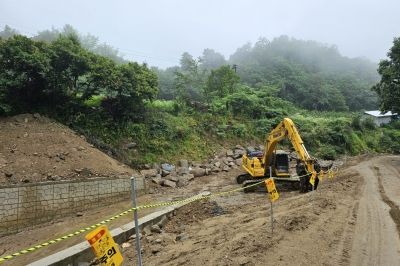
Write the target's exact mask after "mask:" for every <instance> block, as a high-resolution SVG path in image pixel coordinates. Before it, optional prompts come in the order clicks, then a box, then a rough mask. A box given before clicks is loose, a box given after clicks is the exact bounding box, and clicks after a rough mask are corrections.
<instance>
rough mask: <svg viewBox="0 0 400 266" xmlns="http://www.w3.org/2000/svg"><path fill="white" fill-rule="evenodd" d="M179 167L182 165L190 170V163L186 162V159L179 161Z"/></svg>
mask: <svg viewBox="0 0 400 266" xmlns="http://www.w3.org/2000/svg"><path fill="white" fill-rule="evenodd" d="M179 165H180V166H181V167H184V168H186V169H187V168H189V163H188V161H187V160H185V159H182V160H179Z"/></svg>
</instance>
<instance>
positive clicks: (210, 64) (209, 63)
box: [201, 49, 226, 69]
mask: <svg viewBox="0 0 400 266" xmlns="http://www.w3.org/2000/svg"><path fill="white" fill-rule="evenodd" d="M225 64H226V61H225V57H224V56H223V55H222V54H220V53H218V52H215V51H214V50H213V49H204V51H203V56H202V57H201V67H202V68H206V69H217V68H219V67H220V66H223V65H225Z"/></svg>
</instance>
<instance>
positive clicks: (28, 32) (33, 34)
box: [0, 21, 35, 36]
mask: <svg viewBox="0 0 400 266" xmlns="http://www.w3.org/2000/svg"><path fill="white" fill-rule="evenodd" d="M0 22H1V21H0ZM4 26H8V24H4ZM17 31H18V32H25V33H29V34H32V35H33V36H35V34H34V33H32V32H28V31H23V30H17Z"/></svg>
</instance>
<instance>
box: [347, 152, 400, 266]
mask: <svg viewBox="0 0 400 266" xmlns="http://www.w3.org/2000/svg"><path fill="white" fill-rule="evenodd" d="M386 164H387V162H386V161H385V159H382V158H381V159H380V158H374V159H372V160H368V161H364V163H362V164H360V165H359V166H356V167H355V170H357V171H358V172H359V174H361V176H362V177H363V178H364V181H365V184H364V186H363V188H362V192H361V193H360V194H361V195H362V196H361V198H360V200H359V205H358V210H356V209H354V211H355V212H356V215H357V220H356V224H355V233H354V238H353V241H352V247H351V250H350V252H351V254H350V255H351V256H350V259H349V260H348V263H347V265H371V266H372V265H396V264H397V263H398V261H399V260H400V256H399V244H400V242H399V233H398V232H399V230H398V229H397V228H396V226H397V224H396V225H395V224H394V223H393V216H392V214H389V212H390V209H393V212H392V213H393V215H395V217H396V215H398V208H397V207H396V205H395V204H394V203H393V202H391V200H390V198H389V197H388V195H386V194H385V191H384V184H383V183H382V173H381V172H380V171H379V167H385V165H386ZM377 166H379V167H377ZM388 172H390V171H388ZM393 176H396V174H394V173H390V178H388V179H387V183H388V184H389V183H390V184H396V185H398V184H399V183H398V181H393ZM393 182H394V183H393ZM393 207H394V208H393ZM399 214H400V212H399ZM399 217H400V215H399ZM343 263H346V261H345V260H343Z"/></svg>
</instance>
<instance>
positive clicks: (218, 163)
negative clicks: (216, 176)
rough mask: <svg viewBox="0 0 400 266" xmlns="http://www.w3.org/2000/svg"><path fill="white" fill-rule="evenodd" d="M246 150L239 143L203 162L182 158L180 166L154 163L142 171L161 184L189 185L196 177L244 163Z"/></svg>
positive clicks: (175, 186)
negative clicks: (243, 158) (243, 156)
mask: <svg viewBox="0 0 400 266" xmlns="http://www.w3.org/2000/svg"><path fill="white" fill-rule="evenodd" d="M245 153H246V150H245V149H244V148H243V147H242V146H240V145H237V146H236V147H235V148H234V149H233V150H227V151H225V152H223V153H222V154H221V155H215V156H214V158H212V159H208V160H204V161H203V162H201V163H199V162H189V161H188V160H186V159H181V160H179V162H178V167H175V165H172V164H168V163H162V164H161V167H160V166H159V165H158V164H157V163H154V164H153V166H152V167H151V166H150V165H146V166H145V168H146V169H145V170H142V171H140V173H141V174H142V175H144V176H145V178H146V179H151V180H152V182H153V183H155V184H158V185H160V186H165V187H171V188H177V187H183V186H187V185H188V184H189V183H190V182H191V181H193V180H194V179H195V178H198V177H202V176H206V175H212V174H213V173H219V172H222V171H224V172H229V171H230V170H231V169H234V168H237V167H238V166H240V165H241V164H242V155H243V154H245Z"/></svg>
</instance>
